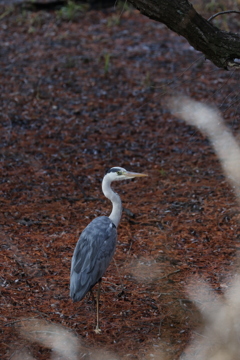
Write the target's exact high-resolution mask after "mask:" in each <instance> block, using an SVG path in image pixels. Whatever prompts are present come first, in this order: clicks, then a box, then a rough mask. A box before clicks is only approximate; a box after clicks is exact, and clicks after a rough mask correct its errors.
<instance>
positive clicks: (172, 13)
mask: <svg viewBox="0 0 240 360" xmlns="http://www.w3.org/2000/svg"><path fill="white" fill-rule="evenodd" d="M128 1H129V3H131V4H132V5H133V6H134V7H136V8H137V9H138V10H139V11H140V12H141V13H142V14H143V15H146V16H147V17H149V18H150V19H153V20H156V21H158V22H161V23H163V24H165V25H166V26H167V27H168V28H169V29H171V30H172V31H174V32H176V33H177V34H179V35H181V36H183V37H185V38H186V40H187V41H188V42H189V44H190V45H192V46H193V47H194V48H195V49H196V50H198V51H200V52H202V53H203V54H204V55H205V57H206V58H207V59H209V60H210V61H212V62H213V63H214V64H215V65H216V66H217V67H219V68H223V69H226V70H229V69H230V68H232V67H233V66H234V67H236V68H239V69H240V35H239V34H235V33H231V32H226V31H223V30H220V29H218V28H217V27H216V26H214V25H213V24H212V23H210V22H209V21H208V20H206V19H204V18H203V17H202V16H201V15H199V14H198V13H197V12H196V10H195V9H194V8H193V6H192V5H191V4H190V3H189V2H188V0H128Z"/></svg>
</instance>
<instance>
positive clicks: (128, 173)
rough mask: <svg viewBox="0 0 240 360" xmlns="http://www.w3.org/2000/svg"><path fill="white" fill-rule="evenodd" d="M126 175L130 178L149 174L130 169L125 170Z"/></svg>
mask: <svg viewBox="0 0 240 360" xmlns="http://www.w3.org/2000/svg"><path fill="white" fill-rule="evenodd" d="M124 175H125V176H126V177H129V178H134V177H143V176H148V175H147V174H141V173H135V172H130V171H127V172H125V174H124Z"/></svg>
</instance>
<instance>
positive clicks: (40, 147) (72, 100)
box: [0, 7, 240, 360]
mask: <svg viewBox="0 0 240 360" xmlns="http://www.w3.org/2000/svg"><path fill="white" fill-rule="evenodd" d="M1 10H2V11H1V13H2V14H3V15H2V16H1V22H0V38H1V44H2V45H1V49H0V71H1V78H0V98H1V102H0V107H1V121H0V147H1V148H0V156H1V162H0V165H1V166H0V171H1V175H0V181H1V187H0V196H1V214H0V238H1V254H0V259H1V264H2V268H1V270H0V280H1V285H2V287H1V314H0V321H1V348H0V349H1V350H0V353H1V359H14V360H16V359H32V358H34V359H39V360H45V359H48V358H50V356H51V349H50V348H48V347H47V346H46V347H44V346H43V345H40V344H39V337H40V336H41V332H42V333H43V332H44V330H41V329H42V328H41V326H45V325H46V324H48V326H50V325H60V326H61V327H60V328H59V329H66V330H68V332H67V334H69V333H72V334H74V336H75V337H76V338H77V339H79V341H82V344H83V345H82V348H81V351H79V353H78V354H77V355H76V357H75V358H76V359H80V358H84V359H90V358H91V359H94V358H95V359H100V358H101V359H108V358H109V359H110V358H111V359H113V358H114V359H115V358H119V359H159V357H157V355H156V356H155V355H154V354H159V353H158V351H159V349H161V350H163V351H164V352H165V353H166V354H167V355H168V358H169V359H179V357H180V356H181V354H183V353H184V352H186V351H187V346H188V344H189V343H190V340H191V339H192V337H198V336H201V334H200V330H199V326H200V324H201V319H200V317H199V315H198V312H197V310H196V309H195V306H194V304H193V303H192V302H191V301H190V299H189V296H188V293H187V292H186V285H187V284H188V283H189V282H195V281H196V279H198V278H200V279H202V280H205V281H206V282H207V283H208V284H209V285H210V286H211V288H212V289H213V291H215V292H216V293H217V294H221V293H222V292H223V290H224V289H226V288H227V287H228V285H229V283H230V281H231V276H232V274H233V273H234V272H235V271H236V260H235V258H236V253H237V250H238V249H239V246H240V245H239V242H240V236H239V209H238V207H237V202H236V199H235V198H234V193H233V191H232V189H231V187H230V185H229V184H228V183H227V181H226V178H225V176H224V174H223V171H222V168H221V165H220V163H219V161H218V159H217V157H216V155H215V154H214V151H213V149H212V147H211V145H210V143H209V141H208V139H207V138H205V137H204V136H203V135H202V134H201V133H200V132H199V131H197V130H196V129H195V128H193V127H191V126H189V125H186V124H185V123H184V122H183V121H181V120H179V119H177V118H174V117H173V116H172V115H171V113H170V111H169V110H168V109H167V108H166V106H165V95H166V94H167V93H180V94H186V95H190V96H191V97H193V98H194V99H198V100H201V101H204V102H208V103H211V104H214V105H216V106H218V108H219V109H220V110H221V112H222V114H223V117H224V119H225V122H226V124H227V125H228V126H229V128H230V129H231V131H232V132H233V134H234V135H235V136H237V135H238V134H239V112H240V102H239V100H240V99H239V97H240V95H239V94H240V92H239V73H237V72H226V71H223V70H219V69H217V68H216V67H214V66H213V65H212V64H211V63H210V62H209V61H205V60H204V58H203V57H202V56H201V54H199V53H197V52H196V51H195V50H194V49H193V48H192V47H191V46H190V45H189V44H188V43H187V42H186V41H185V40H184V39H183V38H181V37H179V36H177V35H176V34H174V33H172V32H171V31H170V30H168V29H167V28H166V27H165V26H163V25H162V24H160V23H157V22H154V21H151V20H149V19H147V18H145V17H144V16H142V15H141V14H139V13H138V12H137V11H135V10H132V9H128V10H126V11H125V12H123V13H122V15H121V17H119V10H114V9H110V10H106V11H104V12H95V11H90V12H87V13H83V14H80V15H78V16H77V17H76V18H73V19H70V20H69V19H66V14H64V13H63V12H59V11H58V12H54V11H53V12H44V11H39V12H30V11H26V10H21V9H20V8H16V9H14V8H11V9H10V10H8V9H7V8H3V7H2V8H1ZM112 166H122V167H125V168H127V169H129V170H132V171H138V172H145V173H147V174H148V175H149V176H148V178H144V179H138V180H131V181H129V182H123V183H117V184H114V186H113V187H114V188H115V189H117V191H118V193H119V194H120V196H121V198H122V201H123V206H124V212H123V216H122V220H121V223H120V225H119V228H118V245H117V250H116V254H115V257H114V261H112V263H111V265H110V266H109V268H108V270H107V272H106V276H105V277H104V278H103V290H102V295H101V309H100V310H101V311H100V322H101V329H102V334H100V335H96V334H95V333H94V331H93V329H94V325H95V311H94V306H93V303H92V299H91V297H89V296H86V297H85V299H84V300H82V301H81V302H79V303H72V301H71V299H70V298H69V271H70V261H71V256H72V253H73V250H74V247H75V244H76V241H77V239H78V236H79V234H80V233H81V231H82V230H83V229H84V227H85V226H86V225H87V224H88V223H89V222H90V221H91V220H92V219H93V218H95V217H96V216H99V215H108V214H109V213H110V211H111V204H110V202H109V201H108V200H107V199H105V198H104V196H103V194H102V192H101V180H102V177H103V175H104V173H105V171H106V170H107V169H108V168H110V167H112ZM33 323H34V324H35V325H34V326H35V330H36V331H35V335H34V334H33V333H34V331H33V329H32V327H31V324H33ZM29 329H30V330H29ZM57 329H58V328H57ZM49 333H50V331H49ZM66 338H67V336H66ZM99 349H100V350H99ZM103 349H104V350H103ZM94 351H96V352H95V353H94ZM93 353H94V354H95V355H91V354H93ZM30 354H32V355H30ZM103 354H104V355H103ZM109 354H115V355H109ZM31 356H32V357H31ZM101 356H102V357H101ZM108 356H109V357H108ZM65 358H67V357H64V359H65ZM75 358H74V359H75ZM55 359H63V357H61V356H60V355H58V356H56V357H55Z"/></svg>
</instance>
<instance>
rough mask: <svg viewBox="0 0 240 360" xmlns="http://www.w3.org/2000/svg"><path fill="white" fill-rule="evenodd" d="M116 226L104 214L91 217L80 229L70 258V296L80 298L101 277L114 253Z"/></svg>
mask: <svg viewBox="0 0 240 360" xmlns="http://www.w3.org/2000/svg"><path fill="white" fill-rule="evenodd" d="M116 242H117V229H116V226H115V225H114V223H113V222H112V221H111V220H110V219H109V217H107V216H100V217H97V218H96V219H94V220H93V221H92V222H91V223H90V224H89V225H88V226H87V227H86V228H85V229H84V230H83V232H82V234H81V236H80V238H79V240H78V242H77V245H76V248H75V250H74V253H73V257H72V264H71V281H70V296H71V298H72V299H73V301H79V300H81V299H82V298H83V297H84V296H85V295H86V294H87V292H88V291H89V290H91V289H92V287H93V286H94V285H95V284H96V283H97V282H98V281H99V280H100V279H101V278H102V276H103V274H104V273H105V271H106V269H107V267H108V265H109V263H110V261H111V259H112V257H113V254H114V252H115V248H116Z"/></svg>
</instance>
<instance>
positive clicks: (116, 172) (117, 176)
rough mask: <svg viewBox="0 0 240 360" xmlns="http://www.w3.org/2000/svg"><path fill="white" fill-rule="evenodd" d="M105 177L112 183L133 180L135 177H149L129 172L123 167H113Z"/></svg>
mask: <svg viewBox="0 0 240 360" xmlns="http://www.w3.org/2000/svg"><path fill="white" fill-rule="evenodd" d="M105 176H107V177H109V178H110V179H111V181H116V180H126V179H133V178H135V177H143V176H148V175H147V174H141V173H135V172H131V171H127V170H126V169H124V168H122V167H113V168H111V169H109V170H108V171H107V172H106V174H105Z"/></svg>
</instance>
